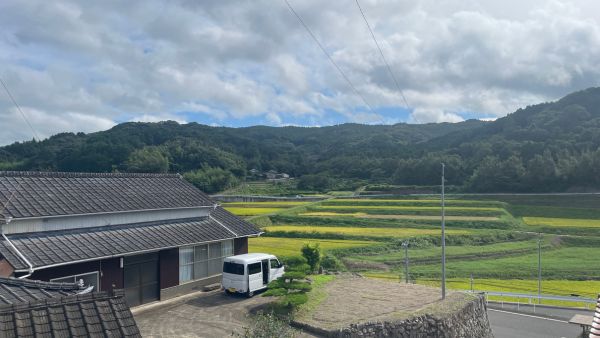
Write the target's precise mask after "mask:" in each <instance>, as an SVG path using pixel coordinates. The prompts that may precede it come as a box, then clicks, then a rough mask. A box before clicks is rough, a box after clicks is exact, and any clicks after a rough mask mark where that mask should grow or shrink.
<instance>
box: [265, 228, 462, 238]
mask: <svg viewBox="0 0 600 338" xmlns="http://www.w3.org/2000/svg"><path fill="white" fill-rule="evenodd" d="M263 229H264V230H266V231H267V232H279V233H290V232H294V233H304V234H306V235H310V234H311V233H319V234H340V235H347V236H360V237H379V238H409V237H415V236H424V235H437V234H439V231H438V230H433V229H414V228H352V227H328V226H304V225H276V226H269V227H265V228H263ZM447 233H448V234H449V235H465V234H468V233H470V231H467V230H448V231H447Z"/></svg>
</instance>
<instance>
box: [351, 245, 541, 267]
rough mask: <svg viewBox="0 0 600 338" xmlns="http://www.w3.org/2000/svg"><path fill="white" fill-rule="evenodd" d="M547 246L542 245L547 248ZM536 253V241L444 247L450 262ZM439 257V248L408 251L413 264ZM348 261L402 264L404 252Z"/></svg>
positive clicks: (361, 256)
mask: <svg viewBox="0 0 600 338" xmlns="http://www.w3.org/2000/svg"><path fill="white" fill-rule="evenodd" d="M548 247H549V244H544V248H548ZM536 251H537V241H520V242H505V243H495V244H489V245H461V246H456V245H449V246H447V247H446V258H447V259H448V260H449V261H450V260H453V259H454V258H460V259H465V260H466V259H471V260H472V259H478V258H480V257H482V256H484V255H489V254H495V255H502V254H507V255H511V254H520V253H527V252H536ZM440 255H441V248H440V247H430V248H422V249H421V248H417V249H412V248H411V249H410V250H409V251H408V256H409V258H410V260H411V262H412V263H413V264H415V263H417V262H419V261H420V262H426V261H429V260H432V259H438V258H439V257H440ZM348 258H349V259H353V260H357V261H365V262H376V263H386V264H389V265H402V264H404V251H403V250H401V251H392V252H386V253H381V254H376V255H352V256H348Z"/></svg>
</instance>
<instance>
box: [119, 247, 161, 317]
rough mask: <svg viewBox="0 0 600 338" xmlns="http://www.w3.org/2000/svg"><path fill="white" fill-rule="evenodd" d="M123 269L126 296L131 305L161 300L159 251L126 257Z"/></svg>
mask: <svg viewBox="0 0 600 338" xmlns="http://www.w3.org/2000/svg"><path fill="white" fill-rule="evenodd" d="M123 270H124V272H123V273H124V289H125V298H126V299H127V304H128V305H129V306H136V305H140V304H145V303H149V302H153V301H156V300H159V298H160V289H159V287H160V285H159V274H158V253H157V252H154V253H149V254H143V255H137V256H129V257H125V258H124V261H123Z"/></svg>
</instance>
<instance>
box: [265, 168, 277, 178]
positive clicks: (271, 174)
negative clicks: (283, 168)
mask: <svg viewBox="0 0 600 338" xmlns="http://www.w3.org/2000/svg"><path fill="white" fill-rule="evenodd" d="M265 177H266V178H267V179H268V180H274V179H276V178H277V172H276V171H275V170H269V171H267V172H266V173H265Z"/></svg>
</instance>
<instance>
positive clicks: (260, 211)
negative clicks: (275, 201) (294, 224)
mask: <svg viewBox="0 0 600 338" xmlns="http://www.w3.org/2000/svg"><path fill="white" fill-rule="evenodd" d="M284 209H285V208H251V207H243V208H238V207H225V210H227V211H229V212H231V213H232V214H235V215H238V216H257V215H266V214H272V213H275V212H278V211H282V210H284Z"/></svg>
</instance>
